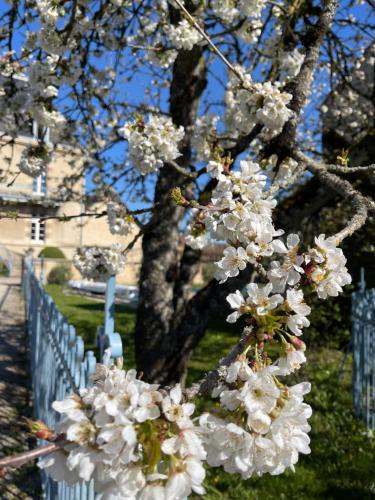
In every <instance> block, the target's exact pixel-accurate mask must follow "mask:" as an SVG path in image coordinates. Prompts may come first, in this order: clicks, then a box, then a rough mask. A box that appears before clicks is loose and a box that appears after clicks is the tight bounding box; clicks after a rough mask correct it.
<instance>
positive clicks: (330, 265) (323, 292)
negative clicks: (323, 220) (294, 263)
mask: <svg viewBox="0 0 375 500" xmlns="http://www.w3.org/2000/svg"><path fill="white" fill-rule="evenodd" d="M315 245H316V248H312V249H311V250H310V251H309V253H308V254H307V256H306V258H305V261H306V264H307V266H306V269H305V274H306V275H307V277H308V278H309V279H310V280H311V282H312V285H313V287H314V289H315V290H316V292H317V294H318V296H319V297H320V298H321V299H326V298H327V297H328V296H330V297H337V296H338V294H339V293H340V292H342V287H343V286H345V285H348V284H350V283H351V282H352V278H351V276H350V274H349V273H348V270H347V268H346V258H345V256H344V254H343V251H342V250H341V248H337V246H336V240H335V238H334V237H331V238H325V235H324V234H321V235H320V236H319V237H317V238H315Z"/></svg>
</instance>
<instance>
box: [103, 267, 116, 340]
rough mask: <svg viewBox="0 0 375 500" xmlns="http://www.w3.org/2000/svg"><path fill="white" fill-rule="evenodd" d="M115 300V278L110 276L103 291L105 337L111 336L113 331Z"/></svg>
mask: <svg viewBox="0 0 375 500" xmlns="http://www.w3.org/2000/svg"><path fill="white" fill-rule="evenodd" d="M115 298H116V276H115V275H114V274H112V275H111V276H110V277H109V278H108V280H107V287H106V290H105V308H104V333H105V334H106V335H112V333H113V332H114V331H115Z"/></svg>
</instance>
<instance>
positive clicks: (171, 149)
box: [123, 115, 184, 174]
mask: <svg viewBox="0 0 375 500" xmlns="http://www.w3.org/2000/svg"><path fill="white" fill-rule="evenodd" d="M123 132H124V136H125V138H126V139H127V140H128V143H129V157H130V159H131V161H132V162H133V163H134V165H135V166H136V167H137V168H138V170H139V171H140V172H141V173H142V174H148V173H150V172H156V171H157V170H159V168H161V167H162V166H163V165H164V162H168V161H171V160H175V159H176V158H177V157H178V156H180V153H179V151H178V144H179V142H180V141H181V140H182V139H183V137H184V129H183V127H179V128H177V127H175V126H174V125H173V123H172V120H171V119H170V118H167V117H165V116H156V115H151V116H150V117H149V120H148V122H147V123H144V122H143V121H137V122H136V123H127V124H125V126H124V128H123Z"/></svg>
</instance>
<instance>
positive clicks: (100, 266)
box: [73, 243, 126, 281]
mask: <svg viewBox="0 0 375 500" xmlns="http://www.w3.org/2000/svg"><path fill="white" fill-rule="evenodd" d="M125 263H126V257H125V255H124V247H123V246H122V245H121V244H119V243H114V244H113V245H111V246H110V247H109V248H100V247H85V248H81V249H79V251H78V252H77V253H76V254H75V255H74V257H73V264H74V266H75V267H76V268H77V269H78V271H79V272H80V273H81V274H82V276H83V277H84V278H86V279H93V280H99V281H100V280H102V281H105V280H106V279H107V278H108V277H109V276H111V275H113V274H118V273H120V272H121V271H122V270H123V268H124V266H125Z"/></svg>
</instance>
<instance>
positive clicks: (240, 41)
mask: <svg viewBox="0 0 375 500" xmlns="http://www.w3.org/2000/svg"><path fill="white" fill-rule="evenodd" d="M372 8H373V2H372V1H364V2H355V1H353V0H346V1H343V2H338V1H334V0H322V1H308V2H300V1H298V0H285V1H282V0H280V1H279V0H276V1H271V0H269V1H268V0H258V1H256V2H255V1H252V0H248V1H245V0H236V1H232V0H230V1H229V0H210V1H208V0H207V1H206V0H204V1H203V0H202V1H197V0H189V1H188V0H186V1H185V2H182V1H180V0H171V1H170V2H167V1H166V0H159V1H157V2H149V1H139V2H138V1H136V2H134V1H128V0H101V1H99V0H93V1H88V0H72V1H63V0H61V1H54V2H47V1H44V0H36V1H8V2H7V3H6V5H5V6H4V8H3V10H2V14H1V26H2V27H1V32H0V40H1V41H0V43H1V50H2V58H1V61H0V66H1V74H2V78H1V99H2V102H3V104H4V105H3V106H2V110H1V116H0V122H1V129H2V133H3V138H4V140H5V143H7V144H11V143H12V141H13V140H14V138H15V137H16V136H17V134H18V133H19V131H20V130H21V129H22V128H23V127H25V126H26V125H27V123H28V122H29V121H30V119H34V120H36V121H37V122H38V124H40V126H41V127H44V129H47V128H48V129H49V133H50V137H51V139H52V141H46V140H44V139H45V138H43V136H42V137H41V138H40V141H39V144H38V145H37V146H30V147H29V148H27V149H25V151H24V153H23V156H22V159H21V162H20V165H19V168H20V170H21V171H22V172H25V173H27V174H28V175H31V176H35V175H39V174H40V173H41V172H43V170H44V169H45V168H46V166H47V165H48V163H49V162H50V161H52V160H53V148H54V145H56V144H58V143H59V142H62V141H64V142H67V143H68V144H69V146H70V147H72V148H75V150H80V151H81V152H82V156H83V157H84V159H85V161H84V162H83V166H82V165H80V166H78V165H77V167H76V173H75V175H76V176H82V175H87V176H89V177H90V178H91V179H92V182H93V184H94V188H93V189H95V190H96V191H97V192H99V193H101V194H102V196H103V200H105V201H107V202H108V208H107V211H106V213H105V214H103V215H106V216H108V222H109V225H110V228H111V230H112V231H113V232H114V233H116V234H124V235H125V234H128V233H129V232H131V231H134V230H135V229H136V231H138V233H139V234H137V237H142V250H143V262H142V269H141V276H140V300H139V306H138V311H137V325H136V332H135V341H136V358H137V369H138V370H139V371H140V372H142V373H143V376H144V380H146V381H148V382H158V383H162V384H165V383H172V382H178V381H180V380H181V378H182V377H183V376H184V374H185V372H186V366H187V363H188V360H189V357H190V355H191V353H192V350H193V349H194V347H195V346H196V345H197V343H198V342H199V340H200V339H201V338H202V336H203V335H204V331H205V328H206V325H207V322H208V320H209V318H210V316H211V315H212V313H213V312H215V311H217V310H219V309H220V308H222V307H223V304H224V303H225V301H226V297H228V302H229V304H230V306H231V307H232V308H233V310H234V312H233V313H232V314H231V316H230V318H231V319H230V321H233V320H234V318H236V317H237V316H246V315H247V314H250V316H251V315H252V314H255V317H256V319H248V322H249V325H250V327H251V328H253V329H254V328H255V330H256V328H257V327H259V322H260V323H262V321H263V320H266V319H267V318H268V317H269V316H272V315H273V314H275V315H276V316H277V315H278V314H279V313H280V309H281V310H282V311H283V313H285V314H287V313H288V318H287V320H286V324H287V326H288V328H289V329H290V331H291V333H292V334H293V335H298V334H299V332H301V331H302V328H303V327H304V326H307V324H308V320H307V318H306V316H307V312H306V311H307V308H308V306H306V305H304V303H303V297H301V295H300V292H301V289H302V288H301V287H303V286H307V285H308V286H312V287H313V288H314V289H315V290H316V291H317V293H318V295H319V297H321V298H323V299H324V298H325V297H327V296H331V295H336V294H337V293H339V292H340V290H341V287H342V286H343V285H344V284H345V283H348V282H349V277H348V274H347V272H346V271H345V258H344V256H343V255H342V253H341V252H339V251H338V250H337V249H336V250H335V248H336V245H337V244H339V243H340V242H341V241H342V240H343V239H344V238H345V237H348V236H350V235H351V234H352V233H353V232H354V231H355V230H357V229H359V228H360V227H361V226H362V225H363V224H364V223H365V221H366V218H367V217H368V215H369V214H370V215H371V214H372V213H373V211H374V201H373V200H372V199H370V198H369V197H368V196H366V195H364V194H362V193H361V192H360V191H359V190H357V188H356V187H355V186H356V184H355V182H352V181H353V178H354V179H355V174H356V172H360V173H361V175H363V172H365V174H366V173H369V172H371V171H373V169H374V168H373V165H370V164H369V165H360V166H357V165H355V166H352V165H350V163H349V164H348V158H347V157H345V156H343V157H341V158H337V155H333V157H330V163H329V164H325V163H324V162H322V161H321V146H320V141H321V135H322V125H321V120H320V110H321V111H322V112H323V114H327V109H326V108H328V107H329V105H330V102H331V101H330V100H329V99H331V98H332V97H330V96H332V95H333V94H332V92H333V91H334V90H335V91H337V89H339V88H345V89H346V90H345V92H344V93H341V94H340V95H341V96H342V97H341V98H339V100H338V101H337V102H338V104H337V105H336V115H337V117H338V118H339V119H340V120H341V121H342V122H344V123H345V122H346V121H350V122H351V123H353V122H355V123H356V125H355V126H354V127H352V130H354V129H355V127H356V126H357V127H358V129H359V130H360V131H361V133H362V134H363V130H366V126H367V125H366V124H368V123H369V121H370V120H371V119H372V118H373V107H371V106H372V105H370V104H368V105H367V103H368V102H370V101H371V95H372V91H369V89H368V88H367V86H366V84H365V83H364V82H366V81H367V80H366V70H365V69H363V71H362V70H361V68H362V67H364V66H366V64H367V65H369V66H371V63H369V61H368V58H369V57H370V55H369V52H368V50H369V47H370V46H371V43H372V39H371V24H370V21H369V15H370V13H371V9H372ZM355 67H357V68H359V74H358V77H357V79H358V81H355V79H354V80H353V78H352V77H351V74H352V73H351V72H352V70H353V68H355ZM358 82H359V83H358ZM140 83H141V85H140ZM140 86H141V87H142V91H140ZM353 95H354V96H357V98H355V97H354V98H353ZM340 99H341V100H340ZM356 99H357V100H356ZM357 103H360V105H357ZM338 132H339V133H341V134H342V135H344V136H345V134H347V132H346V129H345V128H344V129H342V132H340V130H339V129H338ZM51 142H52V144H51ZM327 147H328V148H329V144H328V146H327V145H325V149H326V150H327ZM356 169H357V170H356ZM348 173H349V174H352V175H350V177H349V176H348V177H347V174H348ZM311 175H313V176H314V178H316V179H318V180H319V182H320V183H322V184H323V185H325V186H328V187H329V188H330V189H332V190H334V191H335V192H336V193H337V194H338V195H339V196H340V197H341V198H343V199H345V200H348V202H349V203H350V204H351V206H352V210H353V211H352V216H351V218H350V220H349V221H348V223H347V225H346V226H345V227H344V228H343V229H342V230H340V232H339V233H338V234H337V235H335V236H334V237H333V236H332V237H327V238H326V237H325V236H321V235H320V236H319V235H316V236H317V240H316V243H314V242H313V241H302V242H301V241H300V240H299V237H298V235H297V234H296V233H297V232H298V233H300V235H302V228H299V227H294V231H293V234H291V235H287V237H286V238H284V237H282V230H283V227H276V226H275V223H274V216H273V211H274V209H275V207H276V204H277V202H278V200H280V199H281V198H285V196H288V193H289V192H290V191H291V190H292V188H293V187H295V186H296V185H299V184H303V183H305V182H306V181H307V179H308V178H309V177H311ZM5 181H6V179H5ZM8 181H9V179H8ZM3 215H4V216H6V214H3ZM77 215H78V214H77ZM181 232H182V233H184V235H185V245H184V248H183V250H182V251H181V249H180V243H179V242H180V238H179V235H180V233H181ZM213 241H219V242H225V244H226V247H227V248H226V249H225V250H224V253H223V257H222V258H221V259H220V260H219V261H218V262H217V272H216V275H215V278H214V279H213V280H212V281H211V282H210V283H208V284H207V286H205V287H204V288H203V289H202V290H200V291H199V292H198V293H197V294H196V295H195V296H194V297H191V292H190V291H191V283H192V280H193V277H194V275H195V274H196V272H197V270H198V268H199V265H200V261H201V254H202V249H203V248H204V247H205V245H206V244H209V243H210V242H213ZM127 250H128V249H127V248H124V247H119V246H118V247H113V248H112V249H108V250H106V252H104V253H103V252H101V251H100V249H90V250H89V251H83V252H81V253H80V254H79V255H77V256H76V258H75V262H76V264H77V266H78V267H79V269H80V270H81V271H82V273H83V274H85V275H87V276H89V277H98V276H103V275H105V273H106V272H110V271H116V270H118V269H120V268H121V266H122V265H123V263H124V255H125V256H126V252H127ZM125 265H126V264H125ZM263 285H265V287H264V286H263ZM245 287H246V288H245ZM245 291H246V292H245ZM286 304H288V305H286ZM283 308H284V309H283ZM290 311H292V313H291V314H289V313H290ZM301 311H305V314H302V313H301ZM276 324H277V322H276V323H275V325H276ZM267 325H268V323H267ZM263 327H264V325H263ZM263 327H262V328H263ZM268 329H270V330H269V331H268ZM266 330H267V331H266ZM274 334H275V331H274V330H273V325H268V326H267V328H266V329H264V328H263V330H262V335H265V336H266V337H267V335H270V336H271V337H273V335H274ZM252 335H253V334H252ZM294 356H295V355H294ZM298 356H299V357H301V355H300V354H299V355H298Z"/></svg>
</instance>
